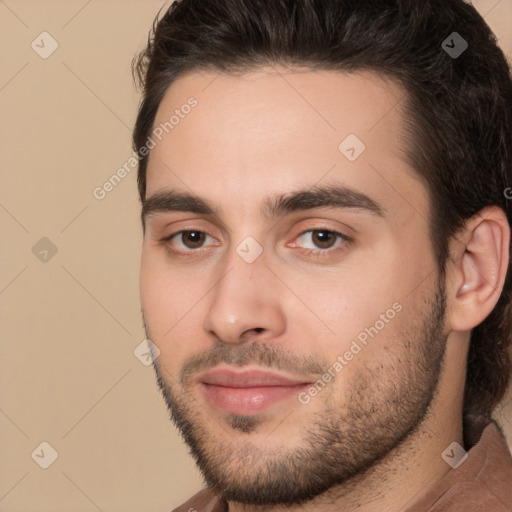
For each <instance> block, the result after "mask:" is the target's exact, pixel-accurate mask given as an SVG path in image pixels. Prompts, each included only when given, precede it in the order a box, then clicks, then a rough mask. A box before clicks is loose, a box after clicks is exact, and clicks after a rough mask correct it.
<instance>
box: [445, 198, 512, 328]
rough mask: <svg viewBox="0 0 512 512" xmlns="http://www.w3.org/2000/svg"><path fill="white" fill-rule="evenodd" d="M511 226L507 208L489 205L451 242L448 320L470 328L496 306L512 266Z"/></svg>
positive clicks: (448, 278)
mask: <svg viewBox="0 0 512 512" xmlns="http://www.w3.org/2000/svg"><path fill="white" fill-rule="evenodd" d="M509 248H510V226H509V224H508V221H507V217H506V215H505V213H504V211H503V210H502V209H501V208H498V207H497V206H488V207H486V208H484V209H482V210H481V211H480V212H479V213H477V214H476V215H474V216H473V217H471V218H470V219H469V220H468V221H467V222H466V225H465V227H464V229H463V230H462V231H461V232H460V233H458V234H457V235H456V236H455V237H454V238H453V239H452V240H451V243H450V258H449V260H448V262H447V272H446V282H447V285H446V286H447V288H446V290H447V291H446V293H447V300H448V304H449V305H448V308H447V321H448V322H449V326H450V329H451V330H452V331H469V330H471V329H472V328H473V327H476V326H477V325H479V324H480V323H481V322H482V321H483V320H485V318H486V317H487V316H488V315H489V313H490V312H491V311H492V310H493V308H494V306H495V305H496V303H497V302H498V299H499V297H500V295H501V292H502V290H503V285H504V283H505V277H506V274H507V270H508V266H509Z"/></svg>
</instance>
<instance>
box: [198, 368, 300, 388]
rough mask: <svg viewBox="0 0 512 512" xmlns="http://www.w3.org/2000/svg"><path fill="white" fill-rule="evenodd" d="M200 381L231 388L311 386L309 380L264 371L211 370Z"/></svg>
mask: <svg viewBox="0 0 512 512" xmlns="http://www.w3.org/2000/svg"><path fill="white" fill-rule="evenodd" d="M199 381H200V382H202V383H204V384H214V385H216V386H225V387H230V388H255V387H264V386H297V385H300V384H309V383H310V382H309V381H307V380H300V379H291V378H288V377H284V376H283V375H279V374H276V373H271V372H266V371H262V370H245V371H239V372H235V371H233V370H222V369H217V370H211V371H209V372H206V373H205V374H203V375H202V376H200V378H199Z"/></svg>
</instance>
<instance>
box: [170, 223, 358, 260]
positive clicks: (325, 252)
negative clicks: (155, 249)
mask: <svg viewBox="0 0 512 512" xmlns="http://www.w3.org/2000/svg"><path fill="white" fill-rule="evenodd" d="M316 232H321V233H329V234H332V235H335V236H336V237H337V239H341V240H342V241H343V242H344V243H343V244H342V245H341V247H338V248H329V249H303V250H302V251H301V252H303V253H305V254H306V255H307V256H316V257H320V258H323V257H328V256H332V253H337V252H340V251H343V250H344V249H346V248H347V247H348V246H350V245H351V244H352V242H353V241H354V239H353V238H352V237H349V236H347V235H345V233H341V232H340V231H335V230H333V229H327V228H322V227H319V228H313V229H307V230H305V231H303V232H302V233H300V234H299V235H297V238H300V237H301V236H303V235H305V234H306V233H316ZM183 233H204V234H205V235H207V236H210V237H211V238H214V237H212V236H211V235H209V234H208V233H206V231H201V230H200V229H182V230H181V231H177V232H175V233H172V234H170V235H169V236H166V237H164V238H161V239H160V243H161V244H162V245H164V246H165V247H166V249H167V250H168V251H169V252H170V253H171V254H173V255H177V256H185V255H187V254H190V253H198V252H204V251H205V249H203V248H199V249H188V250H186V251H180V250H176V249H173V248H172V247H171V243H170V242H171V240H172V239H173V238H174V237H176V236H178V235H181V234H183Z"/></svg>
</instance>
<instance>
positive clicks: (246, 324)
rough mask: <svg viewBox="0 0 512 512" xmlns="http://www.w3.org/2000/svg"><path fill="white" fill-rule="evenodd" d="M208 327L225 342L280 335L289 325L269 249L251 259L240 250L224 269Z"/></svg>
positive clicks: (207, 317)
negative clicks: (250, 261) (270, 261)
mask: <svg viewBox="0 0 512 512" xmlns="http://www.w3.org/2000/svg"><path fill="white" fill-rule="evenodd" d="M220 272H221V274H219V278H218V281H217V284H216V285H215V286H214V288H213V290H212V292H211V293H210V294H209V295H208V296H209V297H210V303H209V307H208V310H207V313H206V315H205V318H204V323H203V326H204V329H205V330H206V331H207V332H208V334H209V335H210V336H213V337H215V338H219V339H220V340H221V341H223V342H225V343H231V344H241V343H245V342H248V341H249V340H250V341H255V340H256V341H257V340H261V341H263V340H268V339H270V338H273V337H277V336H279V335H280V334H282V333H283V332H284V330H285V329H286V318H285V314H284V311H283V300H282V297H281V296H280V294H279V290H278V288H277V286H278V283H279V280H278V279H277V278H276V277H275V275H274V274H273V272H271V271H270V269H269V268H268V267H267V261H266V258H265V252H263V254H261V255H260V256H259V257H258V258H257V259H256V260H255V261H253V262H252V263H247V262H246V261H244V259H242V258H241V257H240V256H239V255H238V254H237V253H236V251H234V250H233V253H232V255H230V257H229V258H227V260H226V262H225V265H223V266H222V268H221V269H220Z"/></svg>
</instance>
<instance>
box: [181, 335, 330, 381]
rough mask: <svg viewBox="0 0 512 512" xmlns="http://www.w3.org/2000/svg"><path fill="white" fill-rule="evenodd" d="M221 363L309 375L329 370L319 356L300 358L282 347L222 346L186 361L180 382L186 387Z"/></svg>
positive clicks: (261, 344) (259, 345)
mask: <svg viewBox="0 0 512 512" xmlns="http://www.w3.org/2000/svg"><path fill="white" fill-rule="evenodd" d="M220 363H225V364H228V365H232V366H245V365H255V366H260V367H263V368H273V369H276V370H282V371H287V372H290V373H294V374H307V375H311V374H320V375H322V374H324V373H325V372H326V368H328V367H329V365H328V364H327V361H325V360H323V359H322V358H320V357H319V356H318V355H306V356H298V355H297V354H296V353H293V352H288V351H285V350H284V349H283V348H282V347H281V346H279V345H268V344H264V343H258V342H253V343H251V344H249V345H245V344H244V345H242V346H233V345H231V344H226V343H223V344H221V345H217V346H215V347H213V348H212V349H211V350H208V351H206V352H203V353H202V354H200V355H197V356H190V357H189V358H187V359H186V361H185V363H184V364H183V366H182V369H181V371H180V374H179V380H180V382H181V383H182V384H183V385H186V384H187V383H189V382H190V381H191V380H192V379H193V377H194V375H195V374H197V373H199V372H203V371H206V370H208V369H210V368H213V367H215V366H217V365H218V364H220Z"/></svg>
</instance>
